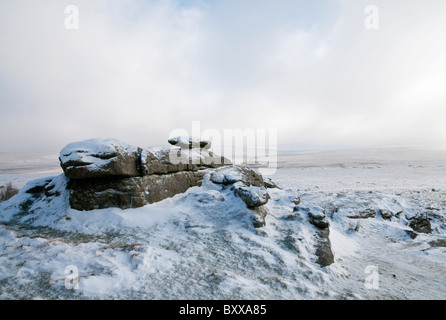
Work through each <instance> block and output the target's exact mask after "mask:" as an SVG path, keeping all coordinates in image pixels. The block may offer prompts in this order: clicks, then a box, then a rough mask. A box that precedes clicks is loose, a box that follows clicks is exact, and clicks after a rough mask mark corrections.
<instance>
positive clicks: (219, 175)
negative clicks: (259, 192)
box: [210, 166, 264, 187]
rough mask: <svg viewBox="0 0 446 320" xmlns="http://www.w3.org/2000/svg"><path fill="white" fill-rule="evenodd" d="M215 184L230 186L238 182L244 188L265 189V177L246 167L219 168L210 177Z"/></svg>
mask: <svg viewBox="0 0 446 320" xmlns="http://www.w3.org/2000/svg"><path fill="white" fill-rule="evenodd" d="M210 180H211V181H212V182H213V183H217V184H224V185H230V184H234V183H236V182H241V183H243V185H244V186H247V187H250V186H253V187H263V186H264V182H263V177H262V176H261V175H260V174H258V173H256V172H255V171H254V170H252V169H250V168H248V167H244V166H228V167H222V168H218V169H217V170H215V171H213V172H212V173H211V176H210Z"/></svg>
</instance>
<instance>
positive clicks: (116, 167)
mask: <svg viewBox="0 0 446 320" xmlns="http://www.w3.org/2000/svg"><path fill="white" fill-rule="evenodd" d="M138 155H139V150H138V148H136V147H133V146H131V145H129V144H126V143H124V142H121V141H119V140H116V139H100V138H96V139H89V140H84V141H79V142H73V143H70V144H68V145H67V146H65V147H64V148H63V149H62V150H61V152H60V157H59V160H60V165H61V167H62V169H63V171H64V173H65V175H66V176H67V177H68V178H70V179H87V178H100V177H109V176H123V177H135V176H138V175H139V170H138V166H137V162H138Z"/></svg>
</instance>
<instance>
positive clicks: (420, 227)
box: [409, 215, 432, 233]
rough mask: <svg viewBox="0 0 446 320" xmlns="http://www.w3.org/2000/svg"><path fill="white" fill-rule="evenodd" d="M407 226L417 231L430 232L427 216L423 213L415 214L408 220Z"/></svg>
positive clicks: (430, 227)
mask: <svg viewBox="0 0 446 320" xmlns="http://www.w3.org/2000/svg"><path fill="white" fill-rule="evenodd" d="M409 227H411V228H412V229H413V230H414V231H416V232H419V233H432V226H431V223H430V221H429V218H428V217H427V216H425V215H417V216H415V217H413V218H412V219H410V220H409Z"/></svg>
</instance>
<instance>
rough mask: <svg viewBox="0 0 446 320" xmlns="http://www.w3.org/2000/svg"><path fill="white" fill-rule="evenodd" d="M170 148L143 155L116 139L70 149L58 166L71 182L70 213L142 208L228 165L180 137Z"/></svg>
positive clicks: (197, 143) (63, 152) (200, 143)
mask: <svg viewBox="0 0 446 320" xmlns="http://www.w3.org/2000/svg"><path fill="white" fill-rule="evenodd" d="M189 141H190V145H189ZM170 142H171V144H175V145H176V146H177V147H172V148H171V149H163V148H148V149H142V148H139V147H134V146H131V145H128V144H126V143H124V142H121V141H118V140H116V139H90V140H85V141H80V142H74V143H70V144H68V145H67V146H66V147H65V148H63V149H62V150H61V152H60V157H59V160H60V165H61V167H62V169H63V170H64V174H65V176H66V177H67V178H69V179H70V183H69V185H68V187H69V189H70V205H71V207H72V208H73V209H77V210H94V209H102V208H110V207H119V208H121V209H126V208H136V207H141V206H144V205H146V204H149V203H154V202H158V201H161V200H163V199H166V198H169V197H172V196H174V195H176V194H178V193H182V192H185V191H186V190H187V189H189V188H190V187H193V186H198V185H199V184H200V183H201V180H202V179H203V176H204V174H205V170H206V169H208V168H218V167H221V166H223V165H227V164H230V161H229V160H228V159H226V158H224V157H220V156H217V155H215V154H214V153H213V152H212V151H210V149H209V148H210V146H211V143H210V142H208V141H201V140H199V139H198V138H193V137H190V138H188V139H186V138H184V137H179V138H177V139H173V140H172V141H170ZM186 142H187V143H186ZM178 146H180V148H178ZM192 146H193V147H194V148H192ZM195 146H198V148H195ZM182 148H184V150H183V149H182Z"/></svg>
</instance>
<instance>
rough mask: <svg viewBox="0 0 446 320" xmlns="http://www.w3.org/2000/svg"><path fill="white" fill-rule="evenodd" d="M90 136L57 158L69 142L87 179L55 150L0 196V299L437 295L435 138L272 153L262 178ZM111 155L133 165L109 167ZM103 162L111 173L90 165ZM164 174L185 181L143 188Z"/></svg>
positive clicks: (441, 258)
mask: <svg viewBox="0 0 446 320" xmlns="http://www.w3.org/2000/svg"><path fill="white" fill-rule="evenodd" d="M93 142H94V143H93V149H91V148H90V147H91V146H92V144H91V143H92V141H90V144H88V146H89V148H90V149H89V150H79V148H78V146H76V147H75V148H74V149H71V152H74V154H70V155H68V153H65V154H64V153H63V152H62V153H61V154H62V157H61V161H62V162H63V161H64V159H63V156H64V155H65V156H66V157H68V158H69V160H70V161H71V160H73V161H74V160H76V159H75V158H76V154H77V155H79V153H76V152H79V151H82V152H80V155H81V156H82V157H81V158H82V159H84V160H85V159H87V160H88V161H84V162H85V163H84V165H85V166H90V167H94V168H95V169H94V172H95V173H94V174H95V177H94V178H91V177H90V176H89V174H90V173H88V172H87V171H85V168H84V165H81V166H80V167H79V169H80V170H79V171H75V170H74V169H75V168H74V169H73V168H71V169H69V170H68V171H67V168H68V167H70V163H69V162H65V163H63V164H67V166H65V167H64V166H62V167H64V173H62V174H60V175H56V176H53V177H45V178H40V179H37V180H33V181H30V182H29V183H27V184H26V185H25V186H24V187H23V188H21V190H20V192H19V194H18V195H16V196H15V197H13V198H11V199H10V200H8V201H6V202H3V203H0V298H2V299H23V298H25V299H54V298H56V299H57V298H60V299H93V298H105V299H112V298H113V299H445V298H446V275H445V273H444V267H445V263H446V248H445V247H446V216H445V214H446V193H445V190H446V180H445V175H446V173H445V169H444V167H443V165H444V160H445V157H444V155H445V153H444V150H441V152H440V151H438V150H437V151H438V152H437V151H435V152H434V154H435V157H434V156H429V157H427V158H426V157H421V156H419V155H420V154H423V155H426V154H427V151H426V150H425V152H421V153H419V152H418V151H419V150H418V151H417V152H418V153H417V152H415V154H418V156H416V157H415V158H414V157H413V155H414V153H413V152H410V155H411V156H407V157H402V154H401V153H397V154H395V152H397V151H395V150H393V149H392V150H386V151H385V152H384V153H383V152H381V153H379V152H378V151H377V150H375V151H370V153H369V154H368V153H367V151H364V150H363V151H361V152H360V153H358V154H355V153H352V152H350V153H349V152H347V153H345V152H344V153H342V154H338V153H336V152H331V153H325V154H310V155H299V156H293V157H283V158H282V161H279V168H278V170H277V174H276V175H275V176H273V177H271V178H272V181H270V180H267V179H264V178H265V177H261V176H260V175H258V174H256V173H255V172H254V171H253V170H252V169H250V168H247V167H240V166H219V167H212V166H206V165H205V163H206V161H202V162H201V161H199V162H198V165H196V166H195V167H194V166H190V165H186V166H183V167H181V166H180V167H172V166H171V165H170V164H169V163H167V162H166V161H165V160H166V158H165V153H163V151H162V150H161V149H146V150H138V149H137V148H132V147H130V146H128V147H126V148H124V149H125V150H127V151H129V152H127V151H125V150H124V149H122V150H124V151H125V152H121V153H119V152H118V153H119V154H116V153H115V151H114V150H115V149H113V148H111V149H107V150H108V151H109V152H108V153H107V154H105V156H104V155H101V154H100V153H95V152H92V150H94V149H95V147H94V146H97V144H98V143H99V144H104V143H105V144H107V145H108V146H109V147H110V146H111V145H112V144H113V143H115V144H116V143H117V142H116V141H99V142H98V141H93ZM110 143H111V144H110ZM84 146H85V144H84ZM71 147H73V146H71ZM68 149H70V148H67V149H65V151H66V150H68ZM94 151H97V150H94ZM88 152H90V154H87V153H88ZM184 152H186V153H187V152H192V151H191V150H187V151H184ZM207 152H209V151H207V149H206V150H204V153H203V154H204V157H207V156H209V154H208V153H207ZM377 154H379V155H380V156H376V155H377ZM92 155H93V157H91V156H92ZM121 155H125V157H121ZM135 155H136V156H135ZM141 155H143V157H141ZM189 155H190V154H189ZM195 155H196V154H195ZM200 156H202V155H200ZM110 159H112V160H110ZM113 159H114V160H113ZM120 159H127V160H125V161H128V159H136V160H135V161H137V164H138V163H139V164H140V165H138V166H134V167H129V166H126V167H125V172H124V173H125V175H127V176H126V177H122V175H123V172H118V171H113V170H120V168H124V167H122V166H115V164H116V163H115V164H110V162H113V161H118V160H119V161H121V160H120ZM138 161H139V162H138ZM87 162H88V163H93V162H94V163H95V164H98V163H102V164H103V165H102V166H101V167H100V168H98V167H97V166H91V165H89V164H87ZM71 164H72V163H71ZM143 164H144V165H143ZM77 165H79V163H77ZM104 165H105V166H109V167H108V169H109V170H108V169H107V170H108V171H107V170H103V169H104ZM70 170H71V171H70ZM73 170H74V171H73ZM110 170H111V171H110ZM151 170H152V171H151ZM112 171H113V172H115V173H116V177H114V178H112V180H113V183H111V180H107V179H106V182H104V180H103V179H105V178H104V177H99V176H97V175H100V174H104V173H105V174H110V172H112ZM67 172H71V173H68V175H67ZM69 175H71V176H70V177H69ZM155 176H156V177H155ZM76 177H77V178H76ZM196 177H199V179H197V180H194V179H195V178H196ZM76 179H77V180H76ZM92 179H93V180H92ZM98 179H99V180H98ZM169 179H174V180H172V181H177V180H175V179H183V180H181V181H186V180H187V181H188V184H186V185H185V187H184V188H185V190H183V189H182V187H181V186H182V183H180V186H179V189H177V190H176V191H178V192H177V193H176V194H175V195H173V196H172V195H171V194H170V193H169V192H161V191H162V190H161V191H160V192H155V189H154V188H153V186H154V185H159V184H160V183H164V184H163V186H170V181H171V180H169ZM184 179H186V180H184ZM198 180H200V181H198ZM121 183H124V185H122V184H121ZM275 184H277V185H275ZM85 186H88V187H89V188H90V187H92V188H95V189H94V190H96V191H95V193H91V194H90V195H89V194H88V192H85V190H84V189H83V188H84V187H85ZM128 186H137V187H138V188H136V187H135V188H136V189H131V190H138V192H139V193H138V196H135V197H133V196H132V198H131V199H132V201H130V202H128V201H126V200H125V199H126V198H125V197H127V196H128V193H127V192H128V190H129V189H128ZM141 186H144V187H143V188H140V187H141ZM147 186H149V188H148V189H147ZM91 190H93V189H91ZM110 190H111V191H110ZM141 190H142V191H141ZM154 192H155V195H154ZM76 193H77V194H79V195H81V198H83V199H85V201H83V202H79V201H75V202H73V198H75V199H77V198H76ZM73 194H74V195H73ZM159 197H161V198H163V199H162V200H160V199H161V198H159ZM95 199H96V200H97V201H95ZM104 199H105V200H104ZM107 199H109V200H107ZM110 199H112V200H110ZM116 199H118V200H116ZM135 199H138V201H139V202H138V201H136V200H135ZM106 200H107V201H110V202H107V201H106ZM113 201H115V202H113ZM73 203H75V205H77V206H88V210H79V208H78V210H76V209H73V208H72V207H73ZM110 203H111V204H113V206H110V207H107V204H110ZM95 206H96V207H95ZM119 206H121V207H119ZM93 207H95V208H93Z"/></svg>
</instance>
